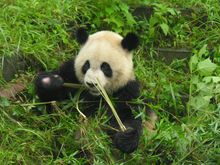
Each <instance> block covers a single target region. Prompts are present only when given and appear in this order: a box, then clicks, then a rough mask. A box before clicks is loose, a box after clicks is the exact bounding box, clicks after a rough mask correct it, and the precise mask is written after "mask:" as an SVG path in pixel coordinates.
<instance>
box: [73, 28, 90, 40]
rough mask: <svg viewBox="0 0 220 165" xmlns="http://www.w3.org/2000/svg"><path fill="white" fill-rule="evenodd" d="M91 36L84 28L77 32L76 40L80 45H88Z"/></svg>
mask: <svg viewBox="0 0 220 165" xmlns="http://www.w3.org/2000/svg"><path fill="white" fill-rule="evenodd" d="M88 37H89V35H88V34H87V32H86V30H85V29H84V28H79V29H78V30H77V31H76V39H77V41H78V42H79V43H80V44H84V43H86V41H87V39H88Z"/></svg>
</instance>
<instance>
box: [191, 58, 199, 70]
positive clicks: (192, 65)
mask: <svg viewBox="0 0 220 165" xmlns="http://www.w3.org/2000/svg"><path fill="white" fill-rule="evenodd" d="M198 62H199V59H198V57H197V55H194V56H192V57H191V58H190V61H189V64H190V66H189V67H190V70H191V71H193V70H195V69H196V67H197V64H198Z"/></svg>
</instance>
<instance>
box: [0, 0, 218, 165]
mask: <svg viewBox="0 0 220 165" xmlns="http://www.w3.org/2000/svg"><path fill="white" fill-rule="evenodd" d="M140 4H142V5H148V6H151V7H153V9H154V10H155V13H154V14H153V15H152V16H151V18H150V19H144V18H143V19H141V20H140V19H138V18H136V17H135V16H133V15H132V11H133V10H134V8H133V7H134V6H138V5H140ZM219 13H220V8H219V1H218V0H212V1H208V0H191V1H186V0H179V1H177V0H156V1H155V0H154V1H153V0H152V1H151V0H150V1H147V2H144V1H141V0H139V1H135V2H134V1H130V0H126V1H119V0H116V1H112V2H111V3H110V2H109V1H107V0H103V1H98V2H95V1H94V2H93V1H90V0H85V1H81V0H72V1H71V0H70V1H64V0H61V1H60V0H48V1H43V0H36V1H31V0H26V1H24V0H1V2H0V59H1V64H0V84H1V85H3V87H4V86H5V85H6V82H5V81H4V79H3V76H2V72H3V67H7V66H4V65H3V64H4V59H5V58H7V57H8V56H21V57H22V58H24V59H25V60H26V61H28V62H29V63H30V64H31V65H29V67H28V68H27V71H26V72H25V74H23V75H18V76H17V77H19V78H20V77H23V78H22V80H23V82H24V83H25V84H26V85H27V89H26V90H25V91H24V92H23V93H20V94H19V95H18V97H17V99H16V100H8V99H5V98H0V164H7V165H8V164H85V163H86V162H90V163H91V162H93V164H97V165H100V164H118V165H119V164H120V165H122V164H125V165H130V164H138V165H139V164H140V165H142V164H220V131H219V130H220V90H219V89H220V65H219V62H220V46H219V43H220V14H219ZM79 26H85V27H89V28H88V29H89V32H90V33H92V32H95V31H99V30H102V29H110V30H113V31H116V32H118V33H120V34H122V35H124V34H126V33H127V32H128V31H137V33H138V34H139V35H140V39H141V45H140V47H139V48H138V50H137V51H135V52H134V63H135V72H136V75H137V77H138V79H139V80H140V82H141V85H142V95H143V96H145V97H146V98H147V99H149V100H152V102H151V103H149V106H150V107H151V108H152V109H153V110H154V111H155V112H156V113H157V115H158V116H159V120H158V122H157V124H156V132H149V131H147V130H146V129H144V131H143V136H142V137H141V141H140V145H139V148H138V150H137V151H136V152H134V153H133V154H130V155H127V154H122V153H121V152H120V151H118V150H117V149H115V148H114V147H112V143H111V140H110V139H109V137H108V136H107V135H106V133H105V131H104V130H103V128H105V127H107V124H106V123H107V121H108V118H107V117H106V115H105V111H104V109H103V107H102V106H101V105H100V110H99V114H98V115H97V116H96V117H95V118H93V119H89V120H88V121H85V120H83V119H82V118H80V117H79V116H80V115H79V113H78V112H77V111H71V112H69V110H68V109H69V108H71V107H76V106H77V104H78V103H79V108H80V104H81V102H80V101H78V100H77V99H76V98H73V100H72V101H66V102H62V103H57V105H56V107H57V110H56V112H54V113H52V114H47V113H46V111H45V105H43V104H42V103H40V102H39V101H38V99H37V97H36V95H35V93H34V87H33V83H32V81H33V79H34V76H35V75H36V73H37V70H38V68H43V69H44V70H52V69H54V68H56V67H58V66H59V65H60V64H61V63H62V62H63V61H65V60H67V59H69V58H71V57H73V56H75V55H76V54H77V51H78V50H79V45H78V44H77V43H76V41H75V38H74V36H73V32H74V30H75V29H76V28H78V27H79ZM157 47H169V48H173V47H175V48H190V49H191V50H192V58H190V60H187V59H185V60H174V61H173V62H172V63H170V64H165V63H163V62H161V61H160V60H158V59H157V53H156V51H155V48H157ZM33 61H34V63H33ZM32 64H33V65H32ZM35 65H37V69H36V67H35ZM26 77H28V79H26ZM136 103H140V104H143V102H142V101H141V100H137V101H136ZM141 115H142V116H143V119H144V120H146V119H147V116H146V115H145V114H144V113H143V114H141ZM79 130H80V131H81V137H80V136H78V137H76V134H77V132H78V134H77V135H80V134H79ZM79 148H82V150H84V151H88V152H89V153H90V154H89V155H88V158H87V159H85V158H79V153H80V150H79Z"/></svg>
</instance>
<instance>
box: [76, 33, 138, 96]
mask: <svg viewBox="0 0 220 165" xmlns="http://www.w3.org/2000/svg"><path fill="white" fill-rule="evenodd" d="M122 40H123V38H122V37H121V36H120V35H118V34H117V33H114V32H110V31H100V32H97V33H94V34H93V35H90V36H88V39H87V40H86V42H85V44H84V45H83V47H82V48H81V49H80V51H79V54H78V55H77V57H76V59H75V65H74V66H75V72H76V76H77V78H78V79H79V81H80V82H81V83H83V84H84V85H85V86H86V87H87V88H88V89H89V91H90V93H91V94H92V95H99V92H98V90H97V88H96V87H95V86H96V85H97V80H98V81H99V83H100V84H101V85H102V86H103V87H104V89H105V90H106V91H107V93H109V94H112V93H113V92H115V91H117V90H118V89H119V88H120V87H123V86H125V85H126V84H127V82H128V81H130V80H134V79H135V76H134V72H133V62H132V54H131V52H130V51H128V50H127V49H124V48H123V47H122V45H121V42H122Z"/></svg>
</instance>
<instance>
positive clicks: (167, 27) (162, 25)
mask: <svg viewBox="0 0 220 165" xmlns="http://www.w3.org/2000/svg"><path fill="white" fill-rule="evenodd" d="M160 27H161V29H162V30H163V33H164V34H165V36H166V35H167V34H168V32H169V26H168V25H167V24H165V23H162V24H160Z"/></svg>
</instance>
